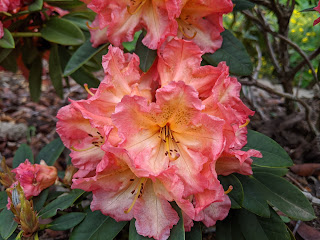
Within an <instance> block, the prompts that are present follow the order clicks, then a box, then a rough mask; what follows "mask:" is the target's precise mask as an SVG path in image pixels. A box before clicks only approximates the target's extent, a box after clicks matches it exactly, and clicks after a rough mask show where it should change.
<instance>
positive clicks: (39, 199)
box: [32, 188, 49, 212]
mask: <svg viewBox="0 0 320 240" xmlns="http://www.w3.org/2000/svg"><path fill="white" fill-rule="evenodd" d="M48 195H49V188H47V189H45V190H43V191H42V192H41V193H40V194H39V195H38V196H36V197H33V198H32V201H33V206H34V209H35V210H36V211H37V212H40V210H41V208H42V207H43V205H44V204H45V202H46V200H47V198H48Z"/></svg>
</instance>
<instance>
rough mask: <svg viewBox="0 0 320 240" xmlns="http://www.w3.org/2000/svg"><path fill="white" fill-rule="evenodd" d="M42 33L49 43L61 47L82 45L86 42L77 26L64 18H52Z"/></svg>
mask: <svg viewBox="0 0 320 240" xmlns="http://www.w3.org/2000/svg"><path fill="white" fill-rule="evenodd" d="M40 32H41V34H42V37H43V38H44V39H46V40H47V41H49V42H54V43H58V44H61V45H80V44H82V43H83V42H84V40H85V38H84V35H83V33H82V31H81V30H80V28H79V27H78V26H77V25H75V24H74V23H72V22H70V21H68V20H66V19H62V18H51V19H50V20H49V21H47V22H46V23H45V26H44V27H43V28H42V29H41V31H40Z"/></svg>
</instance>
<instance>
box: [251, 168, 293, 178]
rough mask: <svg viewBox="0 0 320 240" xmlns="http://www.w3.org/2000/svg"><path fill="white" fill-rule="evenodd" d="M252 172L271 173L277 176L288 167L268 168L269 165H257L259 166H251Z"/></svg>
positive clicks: (285, 172) (281, 174)
mask: <svg viewBox="0 0 320 240" xmlns="http://www.w3.org/2000/svg"><path fill="white" fill-rule="evenodd" d="M252 171H253V174H255V173H258V172H262V173H271V174H274V175H277V176H280V177H282V176H284V175H286V174H287V172H288V171H289V170H288V168H269V167H259V166H252Z"/></svg>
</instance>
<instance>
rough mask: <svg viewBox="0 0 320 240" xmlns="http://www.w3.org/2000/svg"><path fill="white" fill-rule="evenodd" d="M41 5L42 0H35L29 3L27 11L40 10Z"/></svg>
mask: <svg viewBox="0 0 320 240" xmlns="http://www.w3.org/2000/svg"><path fill="white" fill-rule="evenodd" d="M42 6H43V0H35V1H34V2H33V3H31V4H30V5H29V8H28V9H29V11H30V12H36V11H40V10H41V9H42Z"/></svg>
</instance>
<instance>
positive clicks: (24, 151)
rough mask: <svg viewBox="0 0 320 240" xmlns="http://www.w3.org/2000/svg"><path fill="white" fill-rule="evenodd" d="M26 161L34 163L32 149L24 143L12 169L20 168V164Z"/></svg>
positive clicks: (15, 157)
mask: <svg viewBox="0 0 320 240" xmlns="http://www.w3.org/2000/svg"><path fill="white" fill-rule="evenodd" d="M26 159H29V161H30V162H31V163H34V160H33V154H32V150H31V148H30V147H29V146H28V145H27V144H25V143H22V144H21V145H20V147H19V148H18V150H17V151H16V154H15V155H14V157H13V162H12V167H13V168H16V167H18V166H19V165H20V163H23V162H25V161H26Z"/></svg>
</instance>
